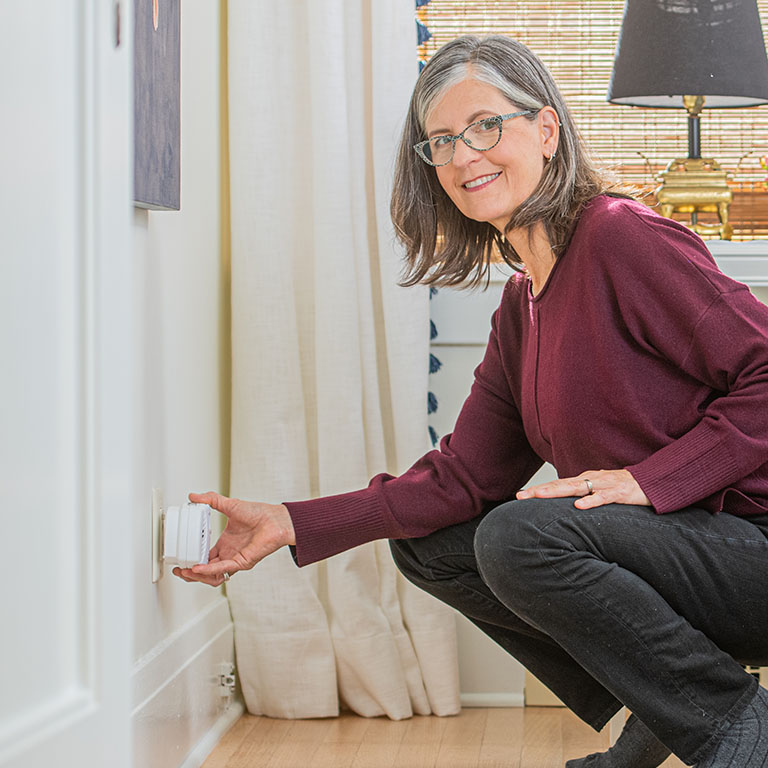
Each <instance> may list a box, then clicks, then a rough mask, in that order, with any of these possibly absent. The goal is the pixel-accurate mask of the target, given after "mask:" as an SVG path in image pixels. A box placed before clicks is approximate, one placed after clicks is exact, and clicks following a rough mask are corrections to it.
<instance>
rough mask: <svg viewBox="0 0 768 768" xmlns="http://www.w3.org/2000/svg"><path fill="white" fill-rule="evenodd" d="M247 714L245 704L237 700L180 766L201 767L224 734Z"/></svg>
mask: <svg viewBox="0 0 768 768" xmlns="http://www.w3.org/2000/svg"><path fill="white" fill-rule="evenodd" d="M244 714H245V704H243V702H242V701H236V702H235V703H234V704H232V706H230V708H229V709H228V710H227V711H226V712H224V714H222V716H221V717H220V718H219V719H218V720H217V721H216V722H215V723H214V725H213V728H211V729H209V731H208V733H206V734H205V736H203V738H202V739H200V741H198V742H197V744H196V745H195V747H194V749H193V750H192V751H191V752H190V753H189V754H188V755H187V759H186V760H185V761H184V762H183V763H182V764H181V766H179V768H200V766H201V765H202V764H203V763H204V762H205V761H206V760H207V758H208V756H209V755H210V754H211V752H213V750H214V749H215V748H216V745H217V744H218V743H219V742H220V741H221V739H222V737H223V736H224V734H225V733H226V732H227V731H228V730H229V729H230V728H231V727H232V726H233V725H234V724H235V723H236V722H237V721H238V720H239V719H240V718H241V717H242V716H243V715H244Z"/></svg>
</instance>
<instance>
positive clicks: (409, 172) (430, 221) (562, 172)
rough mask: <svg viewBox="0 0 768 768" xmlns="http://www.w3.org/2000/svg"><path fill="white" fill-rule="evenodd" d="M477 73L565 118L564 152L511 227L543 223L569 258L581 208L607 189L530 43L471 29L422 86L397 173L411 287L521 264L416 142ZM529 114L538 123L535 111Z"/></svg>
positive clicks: (515, 99)
mask: <svg viewBox="0 0 768 768" xmlns="http://www.w3.org/2000/svg"><path fill="white" fill-rule="evenodd" d="M467 78H472V79H475V80H478V81H480V82H483V83H486V84H488V85H492V86H494V87H495V88H496V89H498V91H499V92H500V93H501V94H502V95H503V96H504V97H505V98H507V99H508V100H509V101H510V102H511V103H512V104H513V105H514V106H515V107H517V108H520V109H532V110H536V112H538V110H540V109H541V108H543V107H545V106H549V107H552V108H553V109H554V111H555V112H556V113H557V116H558V119H559V121H560V134H559V141H558V147H557V152H556V154H555V155H553V157H552V159H551V161H550V162H549V163H547V165H546V166H545V168H544V172H543V174H542V177H541V179H540V181H539V183H538V185H537V187H536V189H535V190H534V191H533V192H532V194H531V195H530V196H529V197H528V198H527V199H526V200H524V201H523V202H522V203H521V204H520V205H519V206H518V207H517V208H516V209H515V211H514V212H513V214H512V217H511V219H510V220H509V222H508V223H507V225H506V231H510V230H513V229H530V227H532V226H533V225H534V224H536V223H537V222H542V223H543V224H544V227H545V230H546V233H547V236H548V237H549V240H550V243H551V245H552V248H553V250H554V252H555V255H556V256H559V255H561V254H562V252H563V251H564V250H565V248H566V246H567V245H568V241H569V240H570V236H571V234H572V233H573V229H574V227H575V225H576V222H577V221H578V216H579V214H580V212H581V209H582V208H583V206H584V205H585V204H586V203H587V202H588V201H589V200H591V199H592V198H593V197H595V196H596V195H598V194H601V193H602V192H605V191H607V189H608V188H609V186H610V185H609V183H608V181H607V179H605V178H603V176H602V175H601V174H600V173H599V172H598V171H597V169H596V168H595V166H594V165H593V163H592V161H591V159H590V157H589V155H588V152H587V150H586V147H585V145H584V143H583V141H582V139H581V137H580V136H579V133H578V131H577V129H576V126H575V124H574V122H573V119H572V117H571V113H570V111H569V110H568V107H567V105H566V103H565V100H564V99H563V96H562V94H561V93H560V91H559V89H558V87H557V85H556V84H555V81H554V80H553V78H552V75H551V74H550V73H549V71H548V70H547V68H546V67H545V66H544V64H543V63H542V62H541V61H540V60H539V58H538V57H537V56H536V55H535V54H534V53H533V52H532V51H531V50H530V49H529V48H527V47H526V46H525V45H523V44H522V43H519V42H517V41H516V40H513V39H511V38H509V37H504V36H502V35H489V36H486V37H476V36H473V35H464V36H461V37H458V38H456V39H455V40H452V41H451V42H449V43H446V45H444V46H443V47H442V48H440V50H438V52H437V53H436V54H435V55H434V56H433V57H432V59H431V60H430V61H429V63H428V64H427V66H426V67H425V68H424V70H423V71H422V73H421V75H420V76H419V79H418V81H417V82H416V87H415V88H414V91H413V96H412V98H411V104H410V108H409V110H408V115H407V117H406V122H405V127H404V130H403V135H402V139H401V142H400V149H399V153H398V158H397V164H396V169H395V182H394V188H393V193H392V202H391V213H392V220H393V222H394V225H395V229H396V231H397V234H398V237H399V238H400V240H402V242H403V243H404V245H405V247H406V275H405V277H404V279H403V281H402V284H403V285H414V284H415V283H427V284H435V285H455V284H457V283H462V282H465V281H466V280H467V278H468V276H470V275H472V277H471V278H470V281H469V282H470V284H471V285H474V284H476V283H478V282H479V281H481V280H482V279H483V277H484V276H487V275H488V274H489V266H490V263H491V261H492V260H493V259H494V258H495V257H497V256H500V257H501V258H502V259H503V260H504V261H506V262H507V263H508V264H509V265H510V266H512V267H513V268H515V269H520V268H522V266H523V265H522V262H521V260H520V258H519V256H518V255H517V253H516V252H515V250H514V248H513V247H512V246H511V245H510V244H509V242H507V240H506V238H504V237H503V236H502V235H501V233H500V232H499V231H498V230H497V229H495V228H494V227H493V226H492V225H491V224H488V223H486V222H477V221H473V220H471V219H468V218H467V217H466V216H464V215H463V214H462V213H461V212H460V211H459V210H458V208H456V206H455V205H454V204H453V202H452V201H451V199H450V198H449V197H448V195H447V194H446V193H445V191H444V190H443V189H442V187H441V186H440V183H439V182H438V180H437V174H436V173H435V170H434V168H432V167H431V166H428V165H427V164H426V163H424V162H423V161H422V160H421V159H420V158H419V157H418V156H417V155H416V153H415V152H414V150H413V145H414V144H416V143H417V142H419V141H422V140H424V139H425V138H426V127H425V126H426V121H427V118H428V116H429V114H430V111H431V110H432V109H433V108H434V107H435V106H436V105H437V103H438V102H439V101H440V99H441V98H442V96H443V95H444V94H445V92H446V91H447V90H448V89H449V88H451V87H452V86H453V85H456V84H457V83H459V82H461V81H462V80H465V79H467ZM525 119H528V120H535V119H536V113H533V114H531V115H530V116H527V117H526V118H525Z"/></svg>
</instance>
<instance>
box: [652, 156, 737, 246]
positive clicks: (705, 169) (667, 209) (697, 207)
mask: <svg viewBox="0 0 768 768" xmlns="http://www.w3.org/2000/svg"><path fill="white" fill-rule="evenodd" d="M726 176H727V174H726V172H725V171H724V170H722V168H720V165H719V163H717V162H716V161H715V160H712V159H711V158H706V159H705V158H692V157H685V158H681V159H677V160H673V161H672V162H671V163H670V164H669V165H668V166H667V169H666V170H665V171H664V172H663V173H662V174H661V179H662V183H661V185H660V186H658V187H657V188H656V190H655V195H656V199H657V200H658V201H659V207H660V209H661V215H662V216H666V217H668V218H671V216H672V213H673V212H674V211H679V212H680V213H687V214H690V216H691V223H690V224H689V225H688V226H689V227H690V228H691V229H692V230H693V231H694V232H696V233H697V234H699V235H719V236H720V238H721V239H723V240H730V239H731V236H732V235H733V227H732V226H731V225H730V223H729V222H728V207H729V206H730V204H731V201H732V200H733V192H732V191H731V188H730V187H729V186H728V184H727V183H726ZM699 213H716V214H717V218H718V220H719V222H720V223H719V224H717V225H714V224H711V225H707V224H699V223H698V214H699Z"/></svg>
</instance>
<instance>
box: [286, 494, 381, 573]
mask: <svg viewBox="0 0 768 768" xmlns="http://www.w3.org/2000/svg"><path fill="white" fill-rule="evenodd" d="M283 503H284V504H285V506H286V507H287V508H288V512H289V513H290V515H291V520H292V522H293V529H294V531H295V534H296V547H295V549H294V550H292V552H291V554H293V556H294V560H295V561H296V564H297V565H299V566H303V565H309V564H310V563H314V562H317V561H318V560H324V559H325V558H327V557H331V556H332V555H337V554H338V553H339V552H344V551H345V550H347V549H352V547H357V546H359V545H360V544H365V543H366V542H369V541H373V540H374V539H385V538H390V537H394V536H395V535H396V532H395V530H394V528H395V526H394V525H392V524H390V525H388V524H387V520H388V517H389V516H388V515H386V514H385V513H384V512H383V510H382V509H381V505H380V503H379V499H378V498H377V494H376V492H375V491H373V490H372V489H370V488H366V489H365V490H362V491H355V492H353V493H344V494H340V495H338V496H325V497H323V498H320V499H313V500H310V501H286V502H283Z"/></svg>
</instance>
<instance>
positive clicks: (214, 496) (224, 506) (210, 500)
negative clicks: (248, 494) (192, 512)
mask: <svg viewBox="0 0 768 768" xmlns="http://www.w3.org/2000/svg"><path fill="white" fill-rule="evenodd" d="M189 500H190V501H191V502H192V503H193V504H207V505H208V506H209V507H212V508H213V509H215V510H218V511H219V512H221V513H222V514H224V515H227V516H229V512H230V510H231V507H232V502H233V499H230V498H229V497H228V496H222V495H221V494H220V493H216V492H215V491H206V492H205V493H190V494H189Z"/></svg>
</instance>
